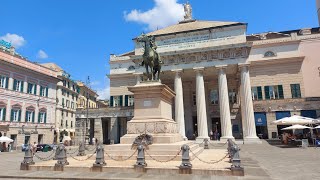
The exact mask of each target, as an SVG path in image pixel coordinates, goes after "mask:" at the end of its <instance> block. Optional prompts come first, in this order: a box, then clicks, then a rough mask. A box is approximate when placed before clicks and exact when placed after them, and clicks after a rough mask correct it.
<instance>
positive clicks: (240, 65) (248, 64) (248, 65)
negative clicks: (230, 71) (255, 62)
mask: <svg viewBox="0 0 320 180" xmlns="http://www.w3.org/2000/svg"><path fill="white" fill-rule="evenodd" d="M250 65H251V64H250V63H239V64H238V66H239V68H244V67H247V68H248V67H250Z"/></svg>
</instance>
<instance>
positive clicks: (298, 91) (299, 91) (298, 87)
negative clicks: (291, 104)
mask: <svg viewBox="0 0 320 180" xmlns="http://www.w3.org/2000/svg"><path fill="white" fill-rule="evenodd" d="M297 97H298V98H301V90H300V84H297Z"/></svg>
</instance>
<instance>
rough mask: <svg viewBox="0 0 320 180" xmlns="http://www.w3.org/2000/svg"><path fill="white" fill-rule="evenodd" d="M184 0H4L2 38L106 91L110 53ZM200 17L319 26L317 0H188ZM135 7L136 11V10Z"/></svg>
mask: <svg viewBox="0 0 320 180" xmlns="http://www.w3.org/2000/svg"><path fill="white" fill-rule="evenodd" d="M185 2H186V1H185V0H90V1H89V0H51V1H49V0H46V1H44V0H32V1H23V0H10V1H5V0H2V1H1V3H0V4H1V8H0V9H1V14H2V18H1V24H0V27H1V28H0V38H1V37H2V39H10V41H12V43H13V44H16V46H17V51H18V52H19V53H20V54H22V55H23V56H25V57H28V59H29V60H31V61H34V62H39V63H45V62H54V63H56V64H58V65H59V66H61V67H62V68H63V69H65V70H66V71H67V72H69V73H70V74H71V76H72V78H73V79H76V80H82V81H85V80H86V77H87V76H90V80H91V82H92V88H94V89H95V90H97V91H98V93H99V94H101V96H102V97H107V96H108V94H109V93H108V91H109V88H108V87H109V81H108V79H107V78H106V76H105V75H106V74H108V73H109V65H108V60H109V55H110V54H111V53H114V54H121V53H124V52H127V51H130V50H132V49H133V43H132V38H134V37H135V36H137V35H139V34H141V33H142V32H148V31H151V30H152V29H155V28H161V27H163V26H167V25H170V24H173V23H176V22H177V21H178V20H179V19H181V18H182V15H183V10H182V5H181V4H182V3H185ZM190 3H191V4H192V7H193V15H194V18H195V19H199V20H215V21H239V22H246V23H248V34H252V33H259V32H266V31H284V30H292V29H300V28H305V27H317V26H318V20H317V15H316V7H315V4H316V3H315V0H307V1H301V0H241V1H240V0H223V1H222V0H220V1H218V0H190ZM133 10H136V11H133Z"/></svg>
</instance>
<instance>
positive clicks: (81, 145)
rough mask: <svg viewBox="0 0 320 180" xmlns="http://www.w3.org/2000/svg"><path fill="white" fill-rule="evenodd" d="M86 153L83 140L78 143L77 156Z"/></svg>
mask: <svg viewBox="0 0 320 180" xmlns="http://www.w3.org/2000/svg"><path fill="white" fill-rule="evenodd" d="M85 155H86V147H85V144H84V143H83V142H80V143H79V153H78V156H85Z"/></svg>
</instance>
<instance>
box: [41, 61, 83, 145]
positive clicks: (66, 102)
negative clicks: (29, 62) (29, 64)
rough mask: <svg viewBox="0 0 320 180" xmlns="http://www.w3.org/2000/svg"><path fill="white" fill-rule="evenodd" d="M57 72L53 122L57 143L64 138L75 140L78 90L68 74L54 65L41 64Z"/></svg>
mask: <svg viewBox="0 0 320 180" xmlns="http://www.w3.org/2000/svg"><path fill="white" fill-rule="evenodd" d="M43 66H46V67H48V68H50V69H54V70H55V71H57V74H58V77H59V79H60V81H59V82H58V83H57V106H56V121H55V127H56V128H55V142H56V143H59V142H61V141H62V140H63V137H64V136H69V137H70V138H71V140H72V141H74V140H75V123H76V116H75V113H76V108H77V101H78V95H79V92H80V88H79V87H78V85H77V83H76V82H75V81H73V80H72V79H71V76H70V74H68V73H67V72H65V71H64V70H63V69H62V68H60V67H59V66H58V65H56V64H54V63H46V64H43Z"/></svg>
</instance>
